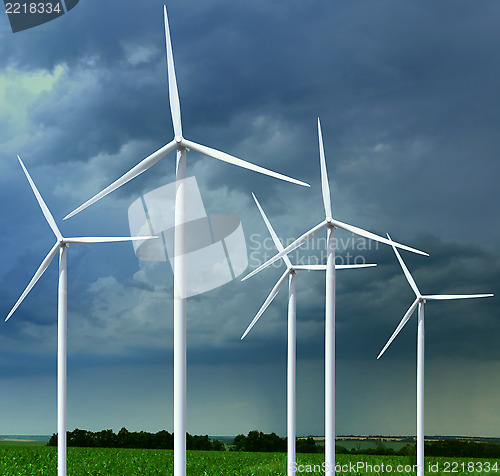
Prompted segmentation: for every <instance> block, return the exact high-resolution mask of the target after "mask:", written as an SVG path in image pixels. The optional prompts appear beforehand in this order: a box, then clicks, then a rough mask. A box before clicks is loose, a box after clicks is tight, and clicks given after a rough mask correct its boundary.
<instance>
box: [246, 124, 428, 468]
mask: <svg viewBox="0 0 500 476" xmlns="http://www.w3.org/2000/svg"><path fill="white" fill-rule="evenodd" d="M318 138H319V152H320V164H321V189H322V194H323V204H324V208H325V219H324V220H323V221H322V222H321V223H320V224H318V225H316V226H315V227H313V228H312V229H311V230H309V231H307V232H306V233H304V234H303V235H302V236H301V237H299V238H298V239H297V240H295V241H294V242H293V243H292V244H290V245H289V246H287V247H286V248H285V249H284V250H283V251H280V252H279V253H278V254H277V255H275V256H273V257H272V258H271V259H270V260H268V261H266V262H265V263H264V264H262V265H261V266H259V267H258V268H257V269H255V270H254V271H252V272H251V273H250V274H248V275H247V276H246V277H245V278H243V279H248V278H249V277H250V276H253V275H254V274H255V273H258V272H259V271H260V270H262V269H264V268H266V267H267V266H269V265H271V264H272V263H274V262H275V261H277V260H278V259H280V258H281V257H283V256H285V255H286V254H288V253H290V252H291V251H293V250H294V249H296V248H298V247H299V246H300V245H302V244H303V243H305V242H306V241H307V240H309V239H310V238H312V237H313V236H314V235H315V234H316V233H318V232H320V231H321V230H323V229H324V228H327V254H326V259H327V261H326V303H325V464H326V467H327V468H328V469H329V470H330V471H331V472H335V239H334V230H335V229H336V228H340V229H342V230H346V231H350V232H351V233H354V234H356V235H360V236H362V237H364V238H369V239H370V240H375V241H379V242H381V243H385V244H388V245H391V244H394V245H395V246H397V247H399V248H402V249H404V250H408V251H412V252H414V253H418V254H421V255H425V256H428V254H427V253H424V252H423V251H419V250H416V249H414V248H410V247H409V246H406V245H402V244H400V243H395V242H393V241H390V240H388V239H387V238H383V237H382V236H378V235H375V234H374V233H370V232H369V231H366V230H363V229H361V228H358V227H356V226H352V225H349V224H347V223H343V222H341V221H339V220H336V219H334V218H332V207H331V201H330V200H331V199H330V186H329V184H328V176H327V172H326V162H325V152H324V149H323V137H322V134H321V124H320V121H319V118H318Z"/></svg>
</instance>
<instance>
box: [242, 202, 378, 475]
mask: <svg viewBox="0 0 500 476" xmlns="http://www.w3.org/2000/svg"><path fill="white" fill-rule="evenodd" d="M252 196H253V199H254V200H255V203H256V204H257V207H258V208H259V211H260V214H261V215H262V218H263V220H264V222H265V224H266V226H267V229H268V230H269V233H270V235H271V237H272V239H273V241H274V245H275V246H276V248H277V250H278V251H283V245H282V244H281V241H280V240H279V238H278V236H277V235H276V232H275V231H274V229H273V227H272V225H271V223H270V222H269V220H268V218H267V216H266V214H265V213H264V210H263V209H262V207H261V206H260V203H259V201H258V200H257V197H256V196H255V195H254V194H253V193H252ZM282 259H283V261H284V262H285V264H286V270H285V272H284V273H283V274H282V276H281V277H280V279H279V280H278V282H277V283H276V284H275V285H274V287H273V289H272V290H271V292H270V293H269V296H268V297H267V299H266V300H265V301H264V304H263V305H262V307H261V308H260V309H259V312H258V313H257V315H256V316H255V317H254V319H253V321H252V322H251V323H250V325H249V326H248V327H247V329H246V331H245V332H244V334H243V335H242V336H241V340H243V339H244V338H245V336H246V335H247V334H248V333H249V332H250V330H251V329H252V327H253V326H254V325H255V324H256V323H257V321H258V320H259V318H260V316H262V314H263V313H264V311H265V310H266V309H267V308H268V306H269V304H271V302H272V301H273V299H274V298H275V297H276V296H277V294H278V292H279V290H280V289H281V287H282V286H283V285H284V284H285V281H286V278H288V336H287V342H288V344H287V345H288V351H287V446H288V448H287V454H288V458H287V474H288V475H289V476H290V475H293V474H295V471H294V469H293V468H294V465H293V464H294V463H295V437H296V430H295V428H296V390H295V389H296V340H297V339H296V305H295V273H296V271H301V270H305V271H325V270H326V265H300V266H297V265H293V264H292V263H291V261H290V259H289V258H288V256H287V255H283V256H282ZM373 266H377V265H376V264H352V265H349V264H346V265H335V269H352V268H370V267H373Z"/></svg>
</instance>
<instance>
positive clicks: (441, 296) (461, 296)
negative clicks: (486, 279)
mask: <svg viewBox="0 0 500 476" xmlns="http://www.w3.org/2000/svg"><path fill="white" fill-rule="evenodd" d="M493 296H494V294H431V295H429V296H422V297H423V299H428V300H429V301H446V300H453V299H474V298H485V297H493Z"/></svg>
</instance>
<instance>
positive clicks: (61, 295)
mask: <svg viewBox="0 0 500 476" xmlns="http://www.w3.org/2000/svg"><path fill="white" fill-rule="evenodd" d="M17 158H18V159H19V163H20V164H21V167H22V168H23V170H24V173H25V175H26V178H27V179H28V182H29V183H30V185H31V188H32V190H33V193H34V194H35V197H36V199H37V201H38V204H39V205H40V208H41V209H42V212H43V215H44V217H45V219H46V220H47V223H48V224H49V226H50V228H51V229H52V231H53V232H54V235H55V236H56V243H55V245H54V246H53V247H52V249H51V250H50V251H49V253H48V254H47V256H46V257H45V259H44V260H43V261H42V264H41V265H40V267H39V268H38V269H37V271H36V273H35V275H34V276H33V278H31V281H30V282H29V284H28V286H27V287H26V289H25V290H24V292H23V293H22V294H21V297H20V298H19V299H18V300H17V302H16V304H15V305H14V307H13V308H12V309H11V311H10V312H9V314H8V316H7V317H6V319H5V321H8V320H9V319H10V317H11V316H12V314H14V311H15V310H16V309H17V308H18V307H19V305H20V304H21V302H22V301H23V300H24V298H25V297H26V295H27V294H28V293H29V292H30V291H31V288H33V286H34V285H35V284H36V282H37V281H38V280H39V279H40V277H41V276H42V274H43V273H44V272H45V270H46V269H47V268H48V266H49V264H50V262H51V261H52V260H53V259H54V257H55V256H56V254H57V252H58V251H59V287H58V303H57V467H58V470H57V471H58V473H57V474H58V476H66V401H67V400H66V397H67V395H66V389H67V381H66V361H67V273H66V272H67V267H66V250H67V248H68V245H69V244H70V243H109V242H115V241H131V240H148V239H151V238H157V237H156V236H140V237H84V238H64V237H63V236H62V234H61V232H60V231H59V228H58V227H57V225H56V222H55V220H54V218H53V216H52V214H51V213H50V211H49V209H48V207H47V205H46V204H45V202H44V201H43V198H42V196H41V195H40V192H39V191H38V189H37V188H36V185H35V183H34V182H33V180H32V179H31V176H30V174H29V173H28V170H27V169H26V167H25V166H24V164H23V161H22V160H21V158H20V157H19V156H17Z"/></svg>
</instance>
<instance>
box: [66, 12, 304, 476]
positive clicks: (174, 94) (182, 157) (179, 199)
mask: <svg viewBox="0 0 500 476" xmlns="http://www.w3.org/2000/svg"><path fill="white" fill-rule="evenodd" d="M163 12H164V20H165V39H166V50H167V67H168V89H169V99H170V112H171V115H172V123H173V127H174V139H173V140H172V141H171V142H169V143H168V144H166V145H165V146H163V147H162V148H161V149H159V150H157V151H156V152H154V153H153V154H151V155H150V156H148V157H146V158H145V159H144V160H142V161H141V162H139V164H137V165H136V166H135V167H133V168H132V169H131V170H130V171H128V172H127V173H126V174H124V175H123V176H122V177H120V178H119V179H118V180H116V181H115V182H113V183H112V184H111V185H109V186H108V187H106V188H105V189H104V190H103V191H102V192H99V193H98V194H97V195H95V196H94V197H92V198H91V199H89V200H88V201H86V202H85V203H84V204H82V205H81V206H79V207H78V208H76V209H75V210H74V211H72V212H71V213H69V214H68V215H67V216H66V217H65V218H64V219H66V218H69V217H71V216H73V215H76V214H77V213H79V212H80V211H82V210H83V209H85V208H87V207H88V206H89V205H91V204H93V203H94V202H96V201H97V200H100V199H101V198H102V197H104V196H106V195H107V194H108V193H110V192H112V191H113V190H116V189H117V188H118V187H120V186H122V185H123V184H125V183H127V182H128V181H129V180H132V179H133V178H134V177H136V176H137V175H139V174H141V173H143V172H145V171H146V170H147V169H148V168H149V167H151V166H152V165H154V164H155V163H156V162H158V161H159V160H160V159H161V158H163V157H164V156H165V155H167V154H168V153H169V152H171V151H173V150H174V149H177V163H176V181H177V194H176V201H175V218H174V223H175V225H176V226H175V236H174V248H175V258H174V476H185V474H186V302H185V301H186V299H185V297H184V296H185V290H186V279H187V278H186V269H185V268H186V265H185V258H184V254H185V249H186V248H185V244H186V236H185V226H184V223H185V222H186V220H185V216H186V189H185V185H184V184H183V180H184V179H185V178H186V152H187V151H188V150H194V151H196V152H199V153H201V154H204V155H207V156H209V157H212V158H214V159H217V160H221V161H223V162H227V163H229V164H233V165H237V166H239V167H242V168H244V169H249V170H253V171H254V172H259V173H261V174H264V175H269V176H271V177H274V178H278V179H281V180H285V181H288V182H292V183H296V184H299V185H303V186H306V187H309V184H307V183H305V182H301V181H300V180H296V179H293V178H290V177H287V176H286V175H282V174H279V173H277V172H273V171H271V170H268V169H265V168H264V167H260V166H258V165H254V164H252V163H250V162H247V161H244V160H241V159H238V158H236V157H233V156H232V155H229V154H226V153H224V152H220V151H218V150H215V149H212V148H210V147H207V146H204V145H200V144H197V143H196V142H192V141H190V140H187V139H185V138H184V137H183V135H182V121H181V110H180V101H179V93H178V90H177V80H176V76H175V68H174V58H173V54H172V43H171V40H170V30H169V25H168V17H167V9H166V7H164V9H163Z"/></svg>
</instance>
